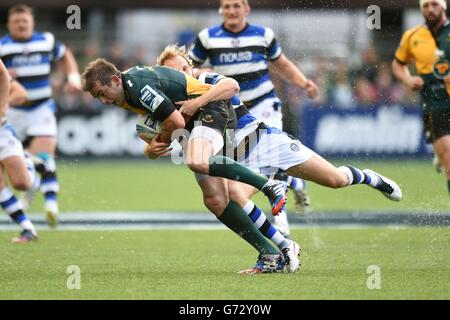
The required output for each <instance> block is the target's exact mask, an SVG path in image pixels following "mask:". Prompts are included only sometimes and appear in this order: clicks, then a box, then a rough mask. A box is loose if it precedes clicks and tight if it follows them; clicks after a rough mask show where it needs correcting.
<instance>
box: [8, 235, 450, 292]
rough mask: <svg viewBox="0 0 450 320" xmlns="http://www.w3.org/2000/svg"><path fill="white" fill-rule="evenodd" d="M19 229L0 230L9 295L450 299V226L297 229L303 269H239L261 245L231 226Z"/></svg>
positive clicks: (247, 263)
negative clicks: (26, 239)
mask: <svg viewBox="0 0 450 320" xmlns="http://www.w3.org/2000/svg"><path fill="white" fill-rule="evenodd" d="M13 235H14V233H12V232H1V233H0V252H1V253H2V254H1V257H0V270H2V272H0V284H1V286H0V299H242V300H245V299H264V300H272V299H450V251H449V250H448V243H450V228H405V229H388V228H364V229H334V228H318V229H300V230H295V232H294V234H293V237H294V239H296V240H297V241H299V242H300V243H301V245H302V247H303V259H302V261H303V267H302V270H301V271H300V272H298V273H295V274H266V275H250V276H249V275H246V276H244V275H239V274H237V273H236V272H237V271H239V270H241V269H246V268H249V267H251V266H253V264H254V262H255V259H256V252H255V251H254V250H253V248H251V247H250V246H249V245H248V244H246V243H245V242H244V241H243V240H241V239H240V238H238V237H237V236H236V235H234V234H232V233H231V232H229V231H222V230H215V231H204V230H203V231H166V230H158V231H102V232H98V231H70V232H61V231H53V232H52V231H46V232H41V233H40V236H41V239H40V241H39V242H37V243H32V244H30V245H15V246H13V245H11V244H9V239H10V237H12V236H13ZM71 265H76V266H78V267H79V268H80V271H81V278H80V285H81V287H80V289H79V290H78V289H68V288H67V282H68V281H69V283H73V282H71V280H70V278H69V277H70V276H71V275H72V274H68V273H67V268H68V267H69V266H71ZM370 266H376V268H379V271H380V288H379V289H376V288H374V289H369V288H368V286H367V283H368V281H369V283H373V282H371V280H370V279H369V278H370V277H371V276H373V271H372V269H371V268H373V267H370ZM372 288H373V287H372Z"/></svg>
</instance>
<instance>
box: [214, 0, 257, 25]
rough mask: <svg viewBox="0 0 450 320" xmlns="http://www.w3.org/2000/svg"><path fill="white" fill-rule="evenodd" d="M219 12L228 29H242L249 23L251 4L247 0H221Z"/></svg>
mask: <svg viewBox="0 0 450 320" xmlns="http://www.w3.org/2000/svg"><path fill="white" fill-rule="evenodd" d="M219 13H220V14H221V15H222V16H223V23H224V25H225V27H226V28H228V29H240V28H243V27H244V26H245V24H246V23H247V16H248V15H249V13H250V6H249V4H248V1H247V0H220V8H219Z"/></svg>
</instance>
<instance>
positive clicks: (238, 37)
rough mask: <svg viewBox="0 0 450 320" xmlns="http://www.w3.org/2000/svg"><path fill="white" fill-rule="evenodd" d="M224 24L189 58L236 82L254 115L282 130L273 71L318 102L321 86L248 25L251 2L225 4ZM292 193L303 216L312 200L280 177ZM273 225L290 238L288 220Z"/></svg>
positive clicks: (264, 32) (205, 33) (208, 32)
mask: <svg viewBox="0 0 450 320" xmlns="http://www.w3.org/2000/svg"><path fill="white" fill-rule="evenodd" d="M220 5H221V6H220V10H219V11H220V13H221V14H222V15H223V17H224V23H223V24H222V25H220V26H215V27H212V28H208V29H204V30H202V31H201V32H200V33H199V34H198V37H197V39H196V40H195V41H194V45H193V47H192V48H191V50H190V53H189V54H190V57H191V58H192V60H193V61H194V63H195V64H196V65H197V66H201V65H202V64H203V63H205V61H206V60H207V59H208V60H209V63H210V64H211V65H212V67H213V68H214V71H215V72H217V73H220V74H223V75H225V76H228V77H232V78H234V79H235V80H237V81H238V83H239V85H240V87H241V91H240V93H239V97H240V98H241V100H242V101H243V102H244V103H245V105H246V106H247V108H248V109H249V110H250V112H251V113H252V114H253V115H254V116H255V117H256V118H258V120H261V121H263V122H264V123H266V124H267V125H269V126H271V127H276V128H278V129H280V130H282V113H281V101H280V100H279V99H278V97H277V96H276V93H275V90H274V85H273V83H272V81H271V80H270V77H269V67H270V68H271V69H273V71H274V72H276V73H277V74H278V75H280V76H281V77H282V78H283V79H286V80H287V81H289V82H290V83H292V84H294V85H296V86H299V87H300V88H303V89H305V90H306V92H307V94H308V96H309V97H310V98H315V97H316V96H317V93H318V91H317V86H316V85H315V83H314V82H313V81H311V80H308V79H307V78H306V77H305V76H304V75H303V73H302V72H301V71H300V70H299V69H298V68H297V67H295V65H294V64H293V63H292V62H291V61H290V60H289V59H288V58H286V56H285V55H284V54H283V53H282V51H281V47H280V45H279V43H278V42H277V40H276V39H275V36H274V33H273V31H272V30H271V29H269V28H265V27H261V26H257V25H251V24H248V23H247V20H246V19H247V16H248V14H249V13H250V7H249V5H248V1H247V0H221V1H220ZM280 178H282V179H283V180H286V181H287V182H288V183H289V184H290V186H291V188H292V189H293V190H294V194H295V196H296V197H295V198H296V204H297V206H296V207H297V211H299V212H304V211H305V210H306V209H307V207H308V206H309V199H308V197H307V196H306V194H305V192H304V188H305V183H304V181H303V180H301V179H298V178H292V177H287V176H284V177H280ZM275 224H276V225H277V227H279V229H280V230H282V231H284V232H285V233H289V227H288V223H287V217H286V214H285V213H283V214H280V215H279V216H277V218H276V221H275Z"/></svg>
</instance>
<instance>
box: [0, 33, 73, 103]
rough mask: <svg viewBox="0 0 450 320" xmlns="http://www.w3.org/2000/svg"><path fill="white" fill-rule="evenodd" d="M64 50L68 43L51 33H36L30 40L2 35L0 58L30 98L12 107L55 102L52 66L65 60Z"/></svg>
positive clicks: (0, 39)
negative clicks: (51, 75) (22, 103)
mask: <svg viewBox="0 0 450 320" xmlns="http://www.w3.org/2000/svg"><path fill="white" fill-rule="evenodd" d="M64 53H65V46H64V45H63V44H61V43H59V42H56V41H55V37H54V36H53V34H51V33H49V32H34V33H33V35H32V37H31V38H30V39H29V40H26V41H18V40H14V39H13V38H12V37H11V35H9V34H8V35H6V36H4V37H2V38H0V58H1V59H2V60H3V63H4V64H5V66H6V68H7V69H9V70H12V71H13V73H14V74H15V77H16V80H17V81H19V82H20V84H21V85H22V86H24V87H25V89H26V90H27V94H28V101H27V102H26V103H25V104H24V105H21V106H12V107H14V108H17V109H21V110H25V111H27V110H32V109H34V108H36V107H38V106H40V105H41V104H42V103H45V102H49V100H50V102H51V103H52V104H53V102H52V101H51V96H52V88H51V83H50V72H51V65H52V63H53V62H55V61H58V60H59V59H61V58H62V57H63V55H64Z"/></svg>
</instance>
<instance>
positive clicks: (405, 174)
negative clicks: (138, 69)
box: [32, 160, 450, 212]
mask: <svg viewBox="0 0 450 320" xmlns="http://www.w3.org/2000/svg"><path fill="white" fill-rule="evenodd" d="M343 163H344V162H342V161H338V162H334V164H335V165H341V164H343ZM349 163H354V164H355V165H356V166H359V167H360V168H364V167H370V168H372V169H374V170H378V171H380V172H381V173H383V174H384V175H386V176H389V177H392V178H393V179H395V180H396V181H398V183H399V184H400V186H401V187H402V189H403V193H404V200H403V201H402V202H400V203H396V202H392V201H390V200H387V199H386V198H384V197H383V196H382V195H381V194H380V193H379V192H378V191H376V190H373V189H371V188H369V187H367V186H362V185H358V186H351V187H349V188H345V189H340V190H334V189H328V188H325V187H321V186H318V185H316V184H314V183H309V185H308V192H309V195H310V196H311V201H312V207H313V209H315V210H320V211H337V210H339V211H340V210H343V211H348V210H351V211H355V210H356V211H364V210H370V211H397V210H402V211H427V212H432V211H445V212H448V211H449V208H450V206H449V196H448V192H447V185H446V179H445V177H444V176H443V175H438V174H436V173H435V171H434V169H433V167H432V166H431V162H430V161H402V160H398V161H384V162H369V163H365V164H362V163H361V161H356V162H353V161H349ZM58 174H59V177H60V182H61V190H62V191H61V194H60V201H61V210H62V211H63V212H64V211H92V210H102V211H116V210H127V211H128V210H132V211H152V210H159V211H183V212H186V211H206V210H205V209H204V207H203V204H202V197H201V193H200V190H199V187H198V186H197V184H196V182H195V179H194V177H193V174H192V173H191V172H190V171H189V170H188V169H187V168H186V167H185V166H175V165H172V164H169V163H164V162H153V161H134V162H130V161H113V162H95V161H94V162H88V161H80V162H73V161H59V171H58ZM41 199H42V197H39V201H38V202H37V203H36V204H35V205H34V206H33V207H32V211H39V210H41V208H42V200H41ZM289 200H290V201H288V209H290V210H293V208H294V206H293V202H294V201H293V197H292V196H290V197H289ZM255 202H256V203H257V204H259V205H260V206H262V207H263V208H264V209H265V210H266V211H268V210H269V208H268V201H267V200H266V199H265V198H264V196H263V195H261V194H259V195H257V196H256V197H255Z"/></svg>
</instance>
